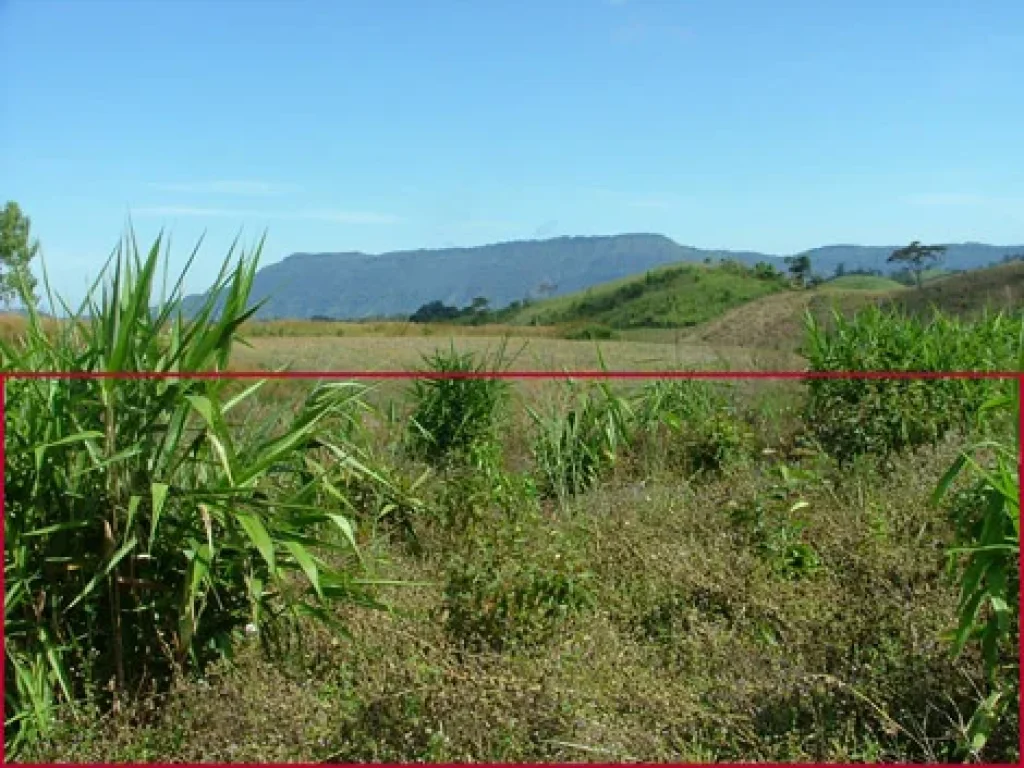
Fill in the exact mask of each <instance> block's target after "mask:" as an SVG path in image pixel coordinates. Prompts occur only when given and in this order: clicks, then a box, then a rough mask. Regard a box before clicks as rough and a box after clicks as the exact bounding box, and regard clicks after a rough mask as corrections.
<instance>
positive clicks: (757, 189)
mask: <svg viewBox="0 0 1024 768" xmlns="http://www.w3.org/2000/svg"><path fill="white" fill-rule="evenodd" d="M0 67H2V73H3V75H2V84H0V197H2V198H4V199H13V200H16V201H18V202H19V204H20V205H21V206H22V207H23V208H24V209H25V211H26V212H27V214H28V215H29V216H31V218H32V223H33V231H34V233H35V234H36V236H38V238H39V240H40V242H41V243H42V246H43V253H44V256H45V258H46V260H47V262H48V265H49V270H50V274H51V278H52V280H53V282H54V284H55V285H56V287H57V289H58V290H59V291H60V292H61V293H62V294H64V295H65V296H67V297H68V298H71V299H76V300H77V299H78V298H79V297H80V296H81V294H82V289H83V288H84V285H85V282H86V278H87V276H91V277H94V276H95V274H96V271H97V269H98V267H99V265H100V264H101V263H102V262H103V260H104V259H105V257H106V256H107V255H108V254H109V252H110V250H111V248H112V247H113V246H114V245H115V244H116V242H117V240H118V238H119V236H120V234H121V233H122V232H123V231H124V228H125V225H126V221H127V217H128V215H129V214H130V215H131V217H132V220H133V222H134V225H135V228H136V231H137V233H138V235H139V236H140V237H141V238H142V239H143V240H150V239H151V238H153V237H154V236H155V235H156V233H157V232H158V231H159V229H160V228H161V227H165V228H166V229H167V230H169V231H170V232H171V233H172V235H173V255H174V256H175V257H176V258H175V259H174V262H172V265H173V264H177V263H180V261H182V260H183V258H184V257H185V256H186V255H187V253H188V251H190V250H191V248H192V247H193V246H194V244H195V242H196V239H197V238H198V236H199V235H200V234H201V233H202V232H203V231H204V230H205V231H206V232H207V238H206V241H205V245H204V247H203V249H202V250H201V252H200V257H199V260H198V262H197V266H196V268H195V269H194V270H193V277H192V278H191V279H190V280H189V283H188V287H189V289H190V290H201V289H203V288H205V287H206V285H207V284H208V282H209V279H210V278H211V277H212V273H214V272H215V271H216V268H217V267H218V266H219V264H220V261H221V259H222V257H223V255H224V254H225V253H226V250H227V246H228V245H229V243H230V241H231V240H232V239H233V238H234V236H235V235H236V234H237V233H238V232H239V230H242V231H243V236H244V239H245V240H246V241H250V242H251V241H252V240H253V239H254V238H255V236H256V235H258V234H259V233H261V232H262V231H264V230H266V231H267V235H268V239H267V247H266V250H265V252H264V257H263V260H264V263H269V262H272V261H277V260H279V259H281V258H283V257H284V256H286V255H287V254H289V253H292V252H294V251H345V250H362V251H367V252H371V253H377V252H382V251H388V250H396V249H408V248H423V247H425V248H430V247H442V246H446V245H460V246H461V245H479V244H485V243H491V242H497V241H503V240H514V239H524V238H534V237H547V236H554V235H562V234H572V235H583V234H614V233H620V232H659V233H663V234H666V235H668V236H669V237H672V238H673V239H675V240H676V241H678V242H680V243H682V244H686V245H694V246H698V247H715V248H732V249H752V250H761V251H766V252H770V253H777V254H789V253H794V252H798V251H800V250H802V249H806V248H811V247H814V246H817V245H824V244H832V243H862V244H877V245H883V244H885V245H890V244H904V243H906V242H909V241H910V240H912V239H918V240H922V241H925V242H961V241H968V240H973V241H981V242H989V243H995V244H1000V245H1003V244H1018V243H1024V138H1022V137H1024V2H1022V1H1021V0H963V1H962V2H951V1H950V0H918V1H916V2H910V1H908V0H860V1H859V2H851V1H848V2H840V1H837V0H806V1H801V2H793V1H790V0H743V1H741V0H461V1H457V0H429V1H428V0H404V1H399V0H363V1H356V0H322V1H320V2H314V1H313V0H291V1H290V2H288V1H286V0H281V1H280V2H271V1H269V0H221V1H219V2H218V1H216V0H169V1H167V2H163V1H162V0H112V1H108V2H97V1H95V0H68V1H67V2H54V1H53V0H0ZM0 202H2V201H0Z"/></svg>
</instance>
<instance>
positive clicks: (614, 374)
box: [0, 370, 1024, 768]
mask: <svg viewBox="0 0 1024 768" xmlns="http://www.w3.org/2000/svg"><path fill="white" fill-rule="evenodd" d="M9 378H20V379H78V380H81V379H216V380H230V379H274V380H284V379H318V380H323V379H371V380H387V379H392V380H406V381H407V380H414V379H429V380H437V379H540V380H570V379H601V380H609V379H640V380H644V379H646V380H653V379H741V380H750V379H768V380H773V379H778V380H787V379H788V380H799V381H807V380H814V379H851V380H859V379H864V380H868V379H904V380H916V379H1016V380H1017V384H1018V390H1017V396H1018V401H1017V402H1018V418H1019V423H1018V426H1019V432H1018V443H1017V468H1018V492H1019V482H1020V477H1022V476H1024V440H1022V439H1021V438H1022V437H1024V371H949V372H936V371H927V372H926V371H921V372H916V371H860V372H852V371H635V370H634V371H601V370H596V371H595V370H579V371H562V372H553V371H493V372H485V371H467V372H447V373H434V372H430V371H195V372H188V371H183V372H121V371H96V372H91V371H68V372H52V371H22V372H18V371H12V372H0V464H4V466H6V464H5V449H6V423H7V420H6V383H7V379H9ZM4 490H5V488H4V473H3V472H0V507H2V506H3V505H4ZM1020 500H1021V501H1022V502H1024V495H1021V497H1020ZM5 519H6V517H5ZM3 535H4V522H3V521H0V542H3ZM4 552H5V562H6V548H5V550H4ZM3 582H4V576H3V575H0V588H3V587H4V583H3ZM1020 586H1021V590H1020V591H1021V592H1022V593H1024V573H1021V574H1020ZM1022 596H1024V595H1022ZM5 599H6V590H4V594H3V596H0V602H2V601H4V600H5ZM1022 604H1024V603H1022ZM1019 607H1020V606H1018V615H1019ZM3 641H4V628H3V627H2V626H0V646H2V645H3ZM1020 653H1021V656H1022V657H1024V638H1021V639H1020ZM6 668H7V665H6V663H5V664H4V670H3V671H2V672H0V696H2V695H3V694H4V691H5V688H6V679H5V678H6ZM1020 684H1021V685H1020V687H1024V668H1022V669H1021V670H1020ZM1017 704H1018V712H1019V715H1020V719H1021V720H1024V698H1021V697H1020V691H1019V689H1018V700H1017ZM4 709H5V720H6V699H5V707H4ZM1018 737H1019V739H1020V744H1019V745H1020V752H1021V754H1022V755H1024V733H1019V734H1018ZM6 763H7V760H6V755H5V745H4V744H3V743H2V742H0V764H6ZM24 765H26V766H28V765H32V764H30V763H25V764H24ZM140 765H147V766H152V765H161V764H160V763H146V764H140ZM225 765H230V764H225ZM266 765H276V764H275V763H266ZM288 765H292V766H294V765H299V764H288ZM310 765H314V764H310ZM396 765H398V764H396ZM401 765H404V764H401ZM474 765H479V766H494V767H495V768H497V766H502V768H504V766H505V765H506V764H503V763H475V764H474ZM517 765H518V764H517ZM545 765H559V764H558V763H552V764H545ZM564 765H572V764H569V763H567V764H564ZM607 765H624V764H619V763H608V764H607ZM638 765H641V766H643V765H648V764H644V763H640V764H638ZM650 765H652V766H653V765H655V764H650ZM657 765H659V766H660V765H662V764H657ZM665 765H672V764H665ZM674 765H703V764H700V763H693V764H690V763H675V764H674ZM722 765H729V764H722ZM735 765H737V766H749V765H751V764H750V763H738V764H735ZM756 765H765V766H789V765H794V766H795V765H797V764H790V763H757V764H756ZM801 765H802V764H801ZM835 765H843V764H842V763H836V764H835ZM849 765H860V764H859V763H850V764H849ZM879 765H893V766H895V765H911V763H881V764H879ZM984 765H1001V764H999V763H986V764H984Z"/></svg>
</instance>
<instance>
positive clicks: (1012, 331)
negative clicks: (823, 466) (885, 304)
mask: <svg viewBox="0 0 1024 768" xmlns="http://www.w3.org/2000/svg"><path fill="white" fill-rule="evenodd" d="M832 325H833V327H832V328H826V327H825V326H824V325H822V324H820V323H818V322H817V321H816V320H815V319H814V317H813V316H812V315H811V314H810V313H808V315H807V317H806V327H807V345H806V346H807V349H806V354H807V357H808V360H809V362H810V369H811V370H812V371H815V372H829V371H838V372H850V371H874V372H887V371H900V372H942V371H1007V370H1013V369H1015V368H1017V367H1018V366H1019V364H1020V361H1021V359H1022V358H1021V352H1022V346H1021V340H1022V339H1024V315H1017V316H1009V315H1002V314H997V315H986V316H984V317H983V318H981V319H980V320H978V321H976V322H966V321H965V322H961V321H958V320H956V319H951V318H947V317H945V316H942V315H940V314H936V315H935V317H934V319H933V320H932V321H931V322H929V323H923V322H921V321H920V320H918V319H916V318H915V317H913V316H907V315H903V314H900V313H898V312H895V311H893V312H885V311H883V310H880V309H878V308H877V307H870V308H868V309H867V310H865V311H862V312H860V313H858V314H857V315H856V316H855V317H854V318H853V319H852V320H847V319H845V318H844V317H843V316H842V315H840V314H838V313H835V314H834V317H833V324H832ZM1005 388H1006V382H1005V381H998V380H968V379H952V378H950V379H931V380H922V379H913V380H908V379H902V380H896V379H853V378H836V379H815V380H812V381H810V382H809V383H808V389H809V397H808V400H807V406H806V410H805V419H806V422H807V423H808V424H809V425H810V428H811V431H812V433H813V434H814V436H815V437H816V438H817V439H818V441H819V442H820V444H821V445H822V447H823V448H824V449H825V450H826V451H827V452H828V453H830V454H831V455H832V456H834V457H835V458H837V459H838V460H840V461H841V462H843V463H847V462H849V461H850V460H851V459H853V458H854V457H856V456H859V455H865V454H874V455H875V456H877V457H878V458H879V459H885V458H887V457H888V456H889V455H891V454H892V453H894V452H897V451H900V450H904V449H907V448H913V447H915V446H919V445H924V444H928V443H933V444H934V443H935V442H936V441H938V440H939V439H940V438H942V437H943V436H944V435H945V434H946V433H947V432H949V431H950V430H951V429H955V428H966V427H967V426H968V425H969V424H970V423H971V419H972V414H974V413H975V412H976V411H977V410H978V408H979V406H980V405H981V404H982V403H983V402H984V401H985V400H986V399H988V398H989V397H990V396H992V394H993V393H994V392H997V391H1006V390H1005Z"/></svg>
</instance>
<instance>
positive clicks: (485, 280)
mask: <svg viewBox="0 0 1024 768" xmlns="http://www.w3.org/2000/svg"><path fill="white" fill-rule="evenodd" d="M892 250H893V248H892V247H889V246H885V247H862V246H847V245H842V246H828V247H825V248H817V249H814V250H812V251H808V252H807V253H808V255H810V256H811V260H812V265H813V268H814V271H815V272H816V273H819V274H822V275H830V274H832V273H833V272H834V270H835V267H836V266H837V265H838V264H840V263H842V264H844V266H845V268H846V269H847V270H854V269H858V268H865V269H874V268H878V269H882V270H883V271H885V272H890V271H892V270H891V265H887V264H886V263H885V259H886V258H887V257H888V255H889V253H891V251H892ZM1015 253H1024V246H991V245H980V244H972V243H968V244H964V245H953V246H950V247H949V251H948V253H947V258H946V260H945V266H946V267H947V268H949V269H974V268H977V267H979V266H984V265H987V264H990V263H992V262H996V261H999V260H1000V259H1001V258H1003V256H1005V255H1008V254H1015ZM708 259H710V260H722V259H732V260H736V261H739V262H742V263H744V264H748V265H753V264H756V263H757V262H760V261H765V262H769V263H772V264H775V265H776V266H777V267H778V268H779V269H784V268H785V265H784V264H783V263H782V258H781V257H779V256H773V255H770V254H765V253H758V252H754V251H725V250H704V249H699V248H691V247H689V246H683V245H679V244H678V243H676V242H674V241H673V240H670V239H669V238H667V237H664V236H662V235H656V234H624V235H614V236H607V237H604V236H602V237H559V238H554V239H550V240H527V241H519V242H509V243H498V244H494V245H484V246H479V247H475V248H448V249H440V250H418V251H396V252H391V253H384V254H380V255H369V254H365V253H359V252H348V253H295V254H292V255H291V256H288V257H287V258H285V259H283V260H282V261H279V262H277V263H274V264H268V265H267V266H265V267H263V268H261V269H260V270H259V272H258V273H257V275H256V279H255V282H254V286H253V293H252V297H253V299H254V300H261V299H266V300H267V303H266V305H265V306H264V307H263V308H262V309H261V311H260V313H259V315H258V316H259V317H260V318H264V319H267V318H311V317H316V316H322V317H331V318H338V319H361V318H368V317H392V316H398V315H409V314H411V313H412V312H414V311H415V310H416V309H418V308H419V307H420V306H422V305H423V304H426V303H428V302H431V301H437V300H439V301H442V302H444V303H445V304H448V305H456V306H465V305H468V304H469V303H470V302H471V301H472V300H473V299H474V298H476V297H478V296H479V297H483V298H486V299H487V300H488V302H489V303H490V306H491V307H493V308H501V307H505V306H507V305H509V304H511V303H512V302H514V301H518V300H522V299H524V298H541V297H545V296H562V295H565V294H569V293H573V292H576V291H580V290H584V289H586V288H588V287H590V286H594V285H598V284H600V283H604V282H608V281H611V280H616V279H620V278H625V277H628V276H630V275H636V274H638V273H643V272H646V271H648V270H651V269H655V268H657V267H661V266H665V265H668V264H673V263H680V262H684V263H685V262H689V263H702V262H704V261H705V260H708ZM196 301H197V297H189V298H188V299H186V300H185V308H186V310H188V309H189V308H190V307H194V306H195V304H196Z"/></svg>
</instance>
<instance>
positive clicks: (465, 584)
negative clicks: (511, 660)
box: [443, 524, 593, 652]
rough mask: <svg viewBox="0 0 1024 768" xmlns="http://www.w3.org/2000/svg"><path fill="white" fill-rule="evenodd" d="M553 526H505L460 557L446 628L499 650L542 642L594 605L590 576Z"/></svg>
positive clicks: (466, 641)
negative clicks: (568, 618) (491, 537)
mask: <svg viewBox="0 0 1024 768" xmlns="http://www.w3.org/2000/svg"><path fill="white" fill-rule="evenodd" d="M531 533H532V534H533V535H530V534H531ZM554 533H555V532H554V531H546V530H544V529H543V528H539V527H536V526H532V527H531V526H528V525H524V524H515V525H511V526H505V527H502V528H500V529H498V531H497V532H496V533H495V536H494V538H493V539H486V538H482V537H481V538H480V539H479V540H478V541H477V542H475V544H474V547H473V551H471V552H470V554H469V555H468V556H457V557H455V558H454V559H453V560H452V563H451V565H450V566H449V569H448V577H447V583H446V586H445V592H444V601H443V613H444V625H445V631H446V632H447V634H448V635H449V636H450V637H451V638H452V639H453V640H455V641H456V642H459V643H460V644H462V645H464V646H466V647H469V648H474V649H489V650H493V651H498V652H500V651H502V650H505V649H508V648H511V647H522V646H529V645H536V644H538V643H542V642H544V641H545V640H547V639H548V638H549V637H550V636H551V634H552V633H553V632H554V631H555V630H556V629H557V627H558V626H559V624H560V623H561V622H562V621H563V620H564V619H566V618H567V617H568V616H570V615H572V614H575V613H578V612H580V611H583V610H585V609H587V608H589V607H590V606H591V605H592V604H593V594H592V592H591V590H590V586H589V582H590V579H591V576H590V574H589V573H587V572H586V571H584V570H583V568H582V567H581V564H580V562H579V561H578V560H577V559H576V557H575V556H574V553H573V550H572V549H571V547H568V546H565V545H564V543H563V541H562V540H561V538H559V537H555V536H554V535H553V534H554Z"/></svg>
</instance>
